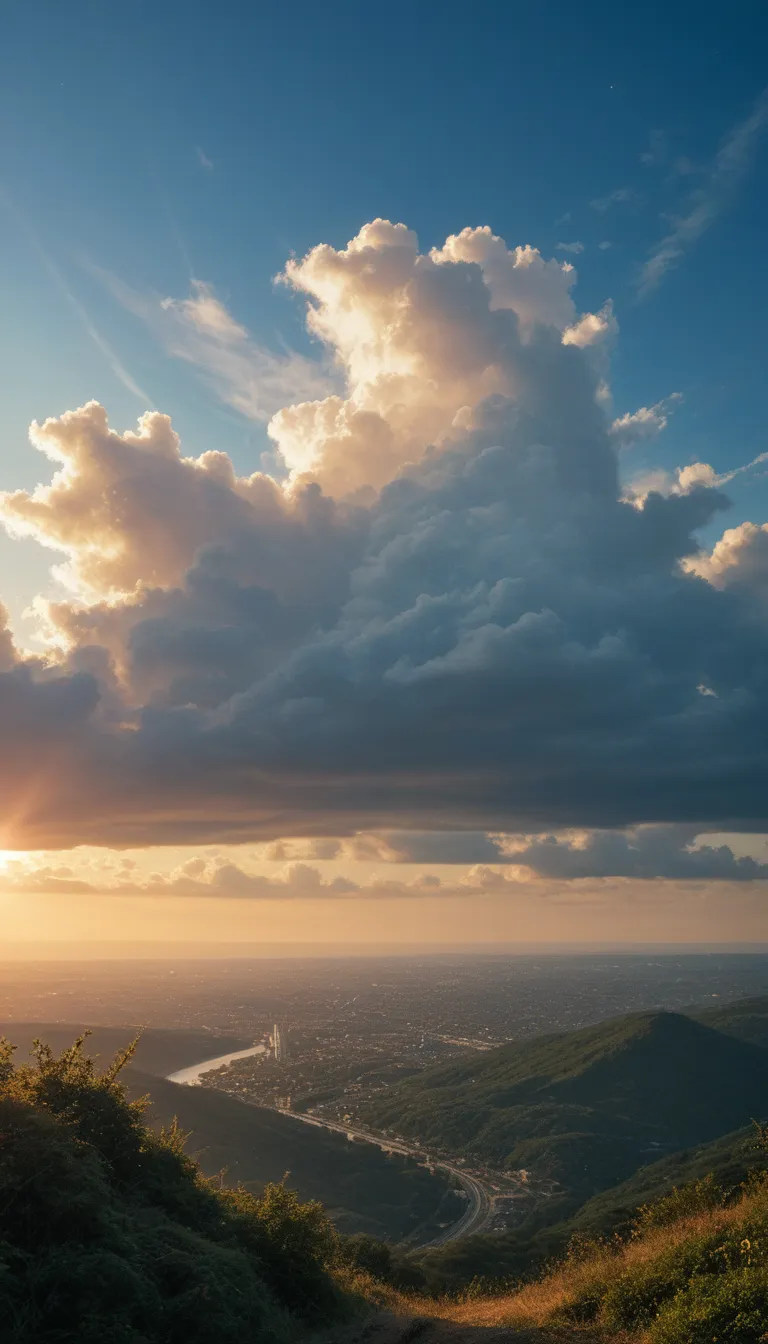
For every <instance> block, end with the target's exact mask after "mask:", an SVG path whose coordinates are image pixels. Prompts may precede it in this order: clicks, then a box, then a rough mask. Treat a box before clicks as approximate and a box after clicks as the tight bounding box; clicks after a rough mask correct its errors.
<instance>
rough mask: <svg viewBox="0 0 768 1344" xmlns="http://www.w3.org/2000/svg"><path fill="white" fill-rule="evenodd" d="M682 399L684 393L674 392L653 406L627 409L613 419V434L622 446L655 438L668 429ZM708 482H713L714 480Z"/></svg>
mask: <svg viewBox="0 0 768 1344" xmlns="http://www.w3.org/2000/svg"><path fill="white" fill-rule="evenodd" d="M682 399H683V397H682V393H680V392H672V393H670V395H669V396H668V397H664V398H663V399H662V400H661V401H657V402H656V403H655V404H654V405H653V406H641V407H640V408H639V410H637V411H627V412H626V413H625V414H624V415H620V416H618V417H617V419H616V420H614V421H613V423H612V425H611V434H613V436H614V438H616V439H617V440H619V442H620V443H621V445H622V447H630V446H631V445H632V444H633V443H638V442H639V441H640V440H642V439H653V438H655V437H656V435H657V434H661V432H662V430H664V429H666V427H667V425H668V423H669V416H670V412H671V411H673V410H674V408H675V406H676V405H677V404H678V403H679V402H681V401H682ZM707 483H708V484H713V482H707Z"/></svg>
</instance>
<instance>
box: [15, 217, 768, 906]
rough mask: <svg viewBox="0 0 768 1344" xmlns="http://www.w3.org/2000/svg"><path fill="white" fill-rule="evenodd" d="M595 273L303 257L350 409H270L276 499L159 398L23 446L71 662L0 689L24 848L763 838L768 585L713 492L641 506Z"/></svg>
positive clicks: (210, 331) (375, 251) (303, 280)
mask: <svg viewBox="0 0 768 1344" xmlns="http://www.w3.org/2000/svg"><path fill="white" fill-rule="evenodd" d="M575 279H576V275H575V271H574V270H573V268H572V266H570V265H569V264H568V263H563V262H560V261H552V260H546V259H545V258H543V257H542V256H541V255H540V253H538V252H537V251H536V250H535V249H533V248H531V247H507V245H506V244H505V243H504V241H503V240H502V239H500V238H498V237H497V236H496V235H494V234H493V233H492V232H491V230H490V229H487V228H479V229H466V230H464V231H462V232H461V233H459V234H456V235H454V236H452V237H451V238H449V239H448V240H447V241H446V243H445V244H444V246H443V247H441V248H437V249H433V250H432V251H431V252H429V253H421V252H420V251H419V248H418V243H417V240H416V238H415V236H414V234H413V233H412V232H411V231H410V230H409V229H407V228H406V227H405V226H404V225H398V224H391V223H388V222H387V221H383V220H377V221H374V222H373V223H372V224H369V225H366V226H365V227H364V228H363V229H362V230H361V231H360V233H359V234H358V235H357V237H356V238H354V239H352V240H351V242H350V243H349V244H348V245H347V247H346V248H342V249H338V250H337V249H334V248H332V247H330V246H321V247H319V248H315V249H314V250H313V251H312V252H310V253H309V254H308V255H307V256H306V257H304V258H303V259H297V260H294V261H292V262H291V263H290V264H289V266H288V267H287V268H286V273H285V280H286V283H287V284H289V285H290V286H291V287H292V288H293V290H294V292H295V293H296V295H297V296H303V297H304V299H305V301H306V302H307V305H308V321H309V327H310V330H311V332H312V334H313V335H314V336H315V337H316V338H317V339H318V340H319V341H320V342H322V344H323V346H324V348H325V350H326V351H327V358H328V361H329V362H331V363H333V365H334V366H335V369H336V374H335V376H336V378H337V380H338V384H337V385H338V386H339V387H340V388H342V389H343V393H342V392H334V393H331V394H330V395H322V396H318V397H316V398H315V399H310V400H302V401H298V402H297V403H296V404H294V405H291V406H287V407H284V408H283V409H281V410H280V411H278V412H277V414H275V415H274V416H273V418H272V420H271V421H270V425H269V432H270V434H271V435H272V437H273V439H274V442H275V444H276V447H277V448H278V449H279V451H280V452H281V453H282V454H283V456H284V458H285V462H286V465H287V468H288V475H287V478H286V480H285V481H284V482H282V483H280V482H278V481H276V480H273V479H272V478H271V477H269V476H266V475H264V474H262V473H255V474H254V475H249V476H238V475H237V473H236V472H235V471H234V468H233V466H232V463H231V462H230V460H229V458H228V457H227V456H226V455H225V454H223V453H221V452H219V451H218V450H217V449H216V447H215V446H213V447H212V448H211V450H210V452H207V453H204V454H202V455H201V456H200V457H199V458H189V457H186V456H185V455H184V453H183V451H182V447H181V445H180V443H179V441H178V439H177V437H176V435H175V434H174V431H173V428H172V426H171V424H170V422H169V421H168V419H167V417H165V416H162V415H159V414H157V413H152V414H150V415H148V416H146V417H144V418H143V419H142V420H141V422H140V423H139V427H138V429H137V430H135V431H130V432H118V431H117V430H115V429H113V428H111V427H110V425H109V424H108V421H107V417H106V413H105V412H104V411H103V410H102V408H100V407H98V406H96V405H95V404H90V405H88V406H86V407H83V408H81V409H80V410H79V411H76V412H70V413H68V414H66V415H64V416H62V417H60V418H58V419H53V420H48V421H46V422H45V423H44V424H43V425H39V426H38V425H36V426H33V441H34V443H35V446H36V447H38V448H39V449H40V450H41V451H42V452H43V453H44V454H45V455H46V456H47V457H48V458H49V459H50V460H51V461H52V463H53V467H54V475H53V479H52V480H49V481H43V482H42V483H41V484H40V486H38V488H37V489H35V490H32V491H16V492H13V493H10V494H7V495H5V496H4V497H3V500H2V513H3V517H4V519H5V522H6V525H7V526H8V527H10V528H11V529H12V530H14V531H15V532H17V533H23V534H25V535H29V536H33V537H34V538H36V539H37V540H38V541H39V542H41V543H42V544H43V545H46V546H48V547H50V548H51V549H52V550H53V551H54V552H56V561H57V564H58V568H57V572H58V574H59V576H60V577H61V579H62V580H63V581H64V582H65V583H66V584H67V585H68V591H66V590H64V589H60V592H59V597H58V600H56V601H48V603H47V604H39V605H38V611H39V612H40V616H41V620H42V621H43V622H44V627H45V633H46V636H47V638H48V639H49V649H50V653H49V656H48V657H47V658H46V659H45V660H43V659H36V660H30V659H28V658H25V657H23V656H22V655H20V654H19V653H17V652H16V651H15V650H13V648H12V646H10V645H9V646H8V648H7V651H6V655H5V656H6V668H5V670H4V671H1V672H0V731H1V732H2V733H3V737H2V741H3V745H4V752H3V759H2V762H1V763H0V766H1V768H0V804H1V805H2V808H3V814H4V816H5V818H6V825H7V829H8V831H9V832H10V833H12V834H13V837H14V838H13V841H12V843H16V844H19V845H22V846H24V847H27V848H35V849H39V848H55V847H57V846H60V845H71V844H73V843H77V842H82V843H102V844H103V843H109V844H119V845H131V844H151V843H155V842H165V843H184V842H186V841H189V840H190V839H194V841H195V842H196V843H198V844H204V843H208V842H211V843H214V842H219V841H225V840H249V841H254V842H256V841H258V842H264V843H265V844H266V843H270V842H276V841H278V840H279V839H280V837H281V836H290V835H304V836H307V837H309V839H310V840H311V841H313V842H316V843H318V844H321V843H323V842H324V840H325V837H327V836H329V835H330V836H341V837H346V838H347V839H346V840H345V841H344V843H345V844H346V843H350V844H351V843H352V842H353V841H354V843H355V844H356V845H358V846H360V845H362V844H363V841H362V840H361V839H360V838H359V837H361V836H368V835H370V834H371V833H372V832H375V833H377V834H378V835H382V834H383V835H384V836H385V843H386V844H389V843H390V842H389V841H388V840H386V836H387V835H388V834H389V833H390V832H398V831H402V830H404V829H411V830H413V831H416V832H427V831H435V830H440V831H450V830H451V829H455V830H460V831H478V832H483V833H511V832H525V833H534V832H535V833H537V834H538V833H540V832H542V831H561V830H564V829H567V828H572V827H580V828H590V829H594V828H600V829H602V830H607V829H610V828H622V829H626V828H627V827H631V826H638V825H640V824H641V823H651V822H656V823H661V822H671V823H672V822H673V823H690V824H698V825H700V827H701V829H703V830H706V829H711V827H712V826H713V825H718V826H720V827H722V829H727V828H728V825H729V824H731V823H732V824H733V825H734V826H736V827H738V826H743V825H746V824H747V823H748V822H749V823H750V824H751V823H752V822H753V821H756V820H757V819H760V820H759V824H760V825H762V818H764V815H765V805H764V803H765V788H766V782H768V757H767V756H766V748H765V745H764V744H765V742H766V740H768V735H766V732H765V705H766V691H767V690H768V687H766V675H767V674H766V671H765V669H766V668H768V657H767V656H766V655H767V654H768V648H767V647H766V644H767V642H768V641H767V640H766V628H765V623H764V616H763V611H764V605H763V603H762V599H761V596H760V592H759V591H758V585H757V583H756V580H755V579H754V575H750V573H749V572H748V567H746V566H740V565H737V566H736V568H741V571H742V581H740V582H738V583H732V582H730V581H729V582H727V583H725V582H722V581H721V580H720V579H719V578H716V577H715V569H714V568H711V569H710V570H707V569H706V556H707V552H704V551H702V549H701V546H700V543H699V540H698V534H699V531H700V529H702V528H703V527H705V526H711V524H712V523H713V520H714V519H715V517H716V515H717V513H718V511H719V510H721V509H723V508H724V507H726V504H727V500H726V498H725V496H724V494H723V493H722V482H721V478H718V477H716V476H714V475H709V474H707V473H705V472H699V473H698V474H697V473H696V472H695V471H694V470H693V469H692V468H690V467H689V468H685V469H683V471H681V472H680V473H678V474H677V475H676V476H675V478H674V481H673V483H672V488H669V489H668V488H661V487H660V488H656V489H653V488H649V489H648V490H647V491H646V492H645V493H644V495H643V499H642V507H641V508H638V507H636V503H637V501H636V500H635V501H633V500H628V499H625V498H623V496H622V492H621V487H620V484H619V480H618V471H617V457H616V448H617V433H616V430H615V428H614V427H613V426H612V424H611V421H610V419H609V415H608V410H607V400H606V392H605V388H606V381H607V378H608V372H609V354H610V349H611V345H612V341H611V340H608V339H606V337H608V336H612V335H613V333H615V331H616V325H615V318H614V317H613V313H612V310H611V308H610V306H609V305H606V306H605V307H604V308H603V309H602V311H601V312H600V313H598V314H586V315H582V316H579V315H578V313H577V310H576V307H575V304H574V301H573V298H572V294H571V291H572V288H573V285H574V283H575ZM182 302H183V303H189V304H190V305H191V307H178V306H177V305H175V304H174V305H168V306H166V308H165V309H162V308H161V307H160V304H159V303H158V305H157V307H158V309H159V310H160V312H161V313H162V314H163V315H164V317H165V318H170V319H171V320H173V321H174V322H178V323H181V324H183V326H184V329H185V331H189V332H193V333H194V334H195V339H197V338H198V337H199V338H200V339H204V340H206V341H208V340H209V339H210V340H213V341H214V342H220V343H221V342H223V343H224V344H226V345H227V346H228V347H232V346H234V347H237V345H238V343H241V342H247V340H248V338H247V336H243V335H242V334H241V332H242V328H241V327H240V325H239V324H238V323H237V321H236V319H234V318H232V316H231V314H229V312H228V311H227V310H225V309H224V308H223V307H222V306H221V305H220V304H219V301H218V299H217V298H216V296H215V295H214V294H213V293H212V292H210V291H208V290H205V289H197V290H195V291H194V292H193V294H192V295H191V296H190V298H189V299H188V300H184V301H182ZM595 342H597V344H596V345H595ZM660 414H661V413H660V412H659V411H658V406H657V408H656V415H657V419H658V417H659V415H660ZM630 418H631V417H630ZM715 550H716V548H715ZM710 564H714V562H713V561H710ZM717 564H718V565H719V564H720V562H719V561H718V562H717ZM697 566H698V570H699V572H697ZM731 567H732V566H731ZM721 568H722V566H721ZM725 568H727V566H726V567H725ZM702 686H703V687H706V688H708V689H710V690H712V691H713V692H714V694H712V695H704V694H702V692H701V690H700V687H702ZM356 837H357V838H356ZM447 843H448V842H447V841H446V844H447ZM4 847H6V848H7V847H9V842H8V840H6V843H5V845H4ZM371 854H372V856H373V858H374V861H376V853H375V847H374V850H373V851H370V850H369V855H371ZM276 857H277V856H276ZM285 857H286V861H288V862H307V859H305V858H304V857H302V856H301V855H293V854H290V853H286V856H285ZM380 857H381V858H382V861H387V857H388V856H387V854H386V853H382V854H380ZM308 858H309V863H310V866H311V862H312V857H311V856H308ZM317 861H320V856H319V855H318V858H317ZM493 861H494V860H493V855H492V854H488V853H487V851H486V850H485V849H483V848H482V847H480V849H479V850H478V852H477V854H476V856H475V859H473V862H477V863H480V864H481V865H484V866H486V867H492V866H493ZM62 880H66V879H62ZM195 880H197V881H199V880H200V879H199V878H197V879H196V878H194V876H193V875H190V874H185V875H184V881H185V882H189V881H195Z"/></svg>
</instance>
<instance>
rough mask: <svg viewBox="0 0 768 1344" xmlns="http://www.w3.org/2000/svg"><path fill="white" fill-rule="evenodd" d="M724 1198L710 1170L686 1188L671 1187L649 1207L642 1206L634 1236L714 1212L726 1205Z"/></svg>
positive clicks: (638, 1213)
mask: <svg viewBox="0 0 768 1344" xmlns="http://www.w3.org/2000/svg"><path fill="white" fill-rule="evenodd" d="M727 1197H728V1196H727V1191H725V1190H723V1188H722V1186H721V1185H719V1184H718V1182H717V1181H716V1180H715V1177H714V1173H713V1172H711V1171H710V1172H708V1173H707V1175H706V1176H702V1177H701V1178H700V1179H699V1180H698V1181H691V1182H689V1184H688V1185H673V1187H672V1189H671V1190H670V1191H669V1194H667V1195H662V1197H661V1199H657V1200H655V1201H654V1203H652V1204H643V1205H641V1207H640V1208H639V1209H638V1211H637V1216H636V1218H635V1226H634V1231H635V1235H636V1236H641V1235H642V1234H643V1232H648V1231H650V1229H651V1228H652V1227H668V1226H669V1224H670V1223H676V1222H679V1220H680V1219H681V1218H689V1217H691V1216H692V1215H693V1214H695V1213H704V1212H705V1211H706V1210H707V1209H716V1208H718V1207H720V1206H722V1205H723V1204H724V1203H725V1201H726V1199H727Z"/></svg>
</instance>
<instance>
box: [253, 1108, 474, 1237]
mask: <svg viewBox="0 0 768 1344" xmlns="http://www.w3.org/2000/svg"><path fill="white" fill-rule="evenodd" d="M271 1109H274V1110H278V1114H279V1115H285V1116H288V1118H289V1119H291V1120H300V1121H302V1123H304V1124H305V1125H317V1126H318V1127H319V1128H320V1129H335V1130H336V1131H337V1133H339V1134H346V1136H347V1138H350V1139H359V1140H360V1141H361V1142H363V1143H375V1144H376V1147H377V1148H382V1149H383V1150H384V1152H386V1153H402V1154H403V1155H404V1156H406V1157H415V1158H416V1159H417V1160H418V1161H419V1162H428V1163H429V1165H430V1166H431V1167H436V1168H437V1169H438V1170H440V1171H447V1172H448V1173H449V1174H450V1175H451V1176H454V1177H455V1178H456V1180H457V1181H459V1182H460V1184H461V1186H462V1188H463V1189H464V1190H465V1191H466V1192H467V1196H468V1204H467V1207H466V1209H465V1210H464V1212H463V1214H462V1215H461V1217H460V1218H459V1219H458V1220H457V1221H456V1222H455V1223H451V1226H450V1227H447V1228H445V1229H444V1231H443V1232H441V1233H440V1235H439V1236H438V1237H434V1238H432V1240H430V1241H422V1242H419V1243H417V1244H414V1246H413V1249H414V1250H424V1249H425V1247H427V1246H444V1245H445V1244H446V1242H449V1241H456V1239H457V1238H458V1237H470V1236H475V1235H476V1234H477V1233H478V1232H482V1231H484V1230H485V1227H486V1224H487V1223H488V1222H489V1221H490V1217H491V1214H492V1212H493V1197H492V1195H490V1194H489V1192H488V1190H487V1189H486V1187H485V1185H484V1184H483V1182H482V1181H479V1180H478V1179H477V1177H476V1176H470V1175H469V1174H468V1173H467V1172H466V1171H462V1169H461V1167H456V1166H454V1165H453V1163H452V1162H443V1161H439V1160H435V1159H433V1158H431V1157H427V1156H426V1154H424V1153H423V1152H422V1151H421V1149H419V1148H417V1147H416V1146H415V1145H414V1144H410V1143H406V1142H405V1140H404V1139H386V1138H383V1137H382V1136H380V1135H376V1134H371V1133H369V1132H368V1131H367V1130H365V1129H355V1128H354V1126H353V1125H344V1124H342V1123H341V1122H340V1121H339V1120H326V1119H323V1118H321V1117H320V1116H317V1115H302V1114H301V1113H300V1112H299V1111H285V1110H279V1108H277V1107H272V1108H271Z"/></svg>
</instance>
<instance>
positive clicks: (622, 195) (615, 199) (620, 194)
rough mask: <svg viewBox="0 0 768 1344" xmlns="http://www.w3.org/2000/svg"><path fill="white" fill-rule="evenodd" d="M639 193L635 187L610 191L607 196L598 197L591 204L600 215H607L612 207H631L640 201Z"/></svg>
mask: <svg viewBox="0 0 768 1344" xmlns="http://www.w3.org/2000/svg"><path fill="white" fill-rule="evenodd" d="M639 199H640V196H639V193H638V192H636V191H635V190H634V188H633V187H617V188H616V190H615V191H609V192H608V193H607V195H605V196H596V197H595V199H594V200H592V201H590V202H589V204H590V206H591V207H592V209H593V210H597V212H598V214H601V215H602V214H605V211H606V210H610V208H611V206H612V205H631V204H632V203H633V202H635V201H639Z"/></svg>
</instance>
